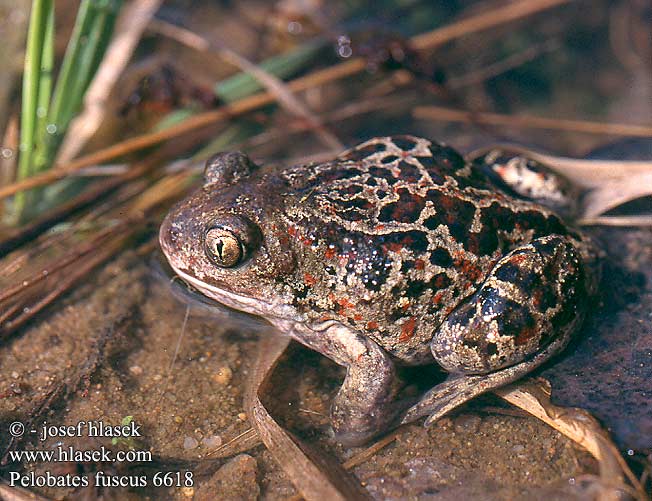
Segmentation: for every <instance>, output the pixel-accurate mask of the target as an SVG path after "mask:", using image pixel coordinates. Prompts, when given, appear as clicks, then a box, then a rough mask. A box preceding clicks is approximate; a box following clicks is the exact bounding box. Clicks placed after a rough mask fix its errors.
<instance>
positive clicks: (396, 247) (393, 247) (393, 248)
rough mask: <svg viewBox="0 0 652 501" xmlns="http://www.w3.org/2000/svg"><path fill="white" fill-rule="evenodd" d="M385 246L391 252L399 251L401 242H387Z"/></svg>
mask: <svg viewBox="0 0 652 501" xmlns="http://www.w3.org/2000/svg"><path fill="white" fill-rule="evenodd" d="M387 248H388V249H389V250H391V251H392V252H401V249H402V248H403V246H402V245H401V244H398V243H396V242H391V243H389V244H387Z"/></svg>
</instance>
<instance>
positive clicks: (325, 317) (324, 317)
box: [319, 315, 333, 322]
mask: <svg viewBox="0 0 652 501" xmlns="http://www.w3.org/2000/svg"><path fill="white" fill-rule="evenodd" d="M327 320H333V319H332V317H331V316H330V315H322V316H321V317H319V321H320V322H326V321H327Z"/></svg>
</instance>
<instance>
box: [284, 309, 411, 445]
mask: <svg viewBox="0 0 652 501" xmlns="http://www.w3.org/2000/svg"><path fill="white" fill-rule="evenodd" d="M285 330H286V331H289V332H291V334H292V336H293V337H294V338H295V339H296V340H297V341H299V342H300V343H302V344H304V345H306V346H308V347H309V348H312V349H313V350H315V351H318V352H319V353H321V354H323V355H325V356H327V357H329V358H330V359H331V360H333V361H334V362H336V363H338V364H340V365H343V366H345V367H346V369H347V370H346V378H345V379H344V382H343V383H342V386H341V387H340V390H339V391H338V393H337V395H336V397H335V399H334V401H333V404H332V406H331V424H332V426H333V430H334V431H335V436H336V438H337V440H338V441H339V442H340V443H342V444H344V445H361V444H363V443H365V442H367V441H369V440H370V439H372V438H373V437H374V436H376V435H378V434H380V433H383V432H385V431H387V430H388V429H389V428H390V427H391V426H392V425H394V424H397V423H396V421H398V419H399V418H400V416H401V413H402V411H403V410H405V408H406V407H407V406H408V405H409V404H407V403H406V402H402V401H398V400H397V399H396V397H397V394H398V391H399V389H400V384H401V383H400V380H399V378H398V377H397V375H396V369H395V366H394V363H393V362H392V360H391V359H390V357H389V355H388V354H387V353H386V352H385V351H384V350H383V349H382V348H381V347H380V346H378V345H377V344H376V343H375V342H374V341H373V340H371V339H369V338H367V337H365V336H363V335H360V334H359V333H357V332H356V331H354V330H352V329H350V328H349V327H347V326H345V325H343V324H342V323H340V322H337V321H335V320H327V321H325V322H323V323H320V324H316V325H311V326H309V327H308V326H306V325H303V324H296V325H294V326H293V328H290V329H285Z"/></svg>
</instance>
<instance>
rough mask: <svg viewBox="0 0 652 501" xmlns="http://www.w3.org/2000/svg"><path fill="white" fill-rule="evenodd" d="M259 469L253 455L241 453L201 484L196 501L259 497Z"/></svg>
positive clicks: (196, 494)
mask: <svg viewBox="0 0 652 501" xmlns="http://www.w3.org/2000/svg"><path fill="white" fill-rule="evenodd" d="M257 470H258V465H257V464H256V460H255V459H254V458H253V457H251V456H249V455H248V454H240V455H239V456H236V457H234V458H233V459H231V460H230V461H229V462H228V463H226V464H225V465H224V466H222V467H221V468H220V469H219V470H217V471H216V472H215V473H214V474H213V476H212V477H211V478H210V479H208V480H207V481H205V482H202V483H201V484H200V485H199V487H198V488H197V490H196V491H195V497H194V501H213V500H214V499H220V500H222V501H232V500H233V501H234V500H242V499H258V497H259V496H260V486H259V485H258V482H257V480H256V477H257V475H258V472H257Z"/></svg>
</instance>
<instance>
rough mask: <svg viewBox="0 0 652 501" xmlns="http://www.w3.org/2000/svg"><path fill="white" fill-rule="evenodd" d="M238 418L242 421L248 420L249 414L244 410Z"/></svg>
mask: <svg viewBox="0 0 652 501" xmlns="http://www.w3.org/2000/svg"><path fill="white" fill-rule="evenodd" d="M238 419H239V420H240V421H246V420H247V415H246V414H245V413H244V412H241V413H240V414H238Z"/></svg>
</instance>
